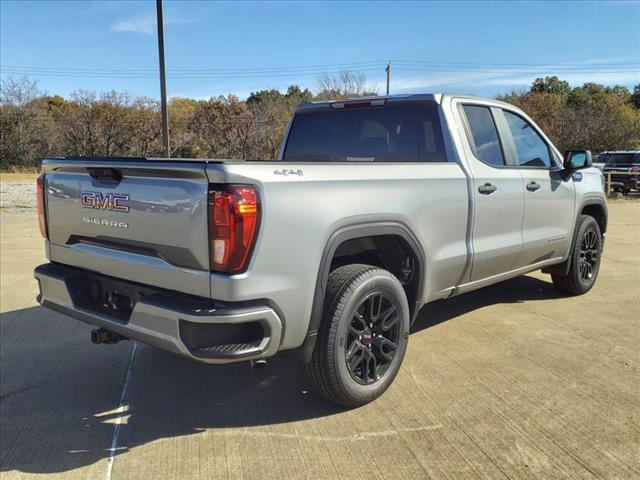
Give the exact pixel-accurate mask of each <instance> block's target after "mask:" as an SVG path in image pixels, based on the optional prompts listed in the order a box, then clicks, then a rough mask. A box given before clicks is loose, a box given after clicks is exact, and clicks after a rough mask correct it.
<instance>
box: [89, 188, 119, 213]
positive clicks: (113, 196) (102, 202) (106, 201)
mask: <svg viewBox="0 0 640 480" xmlns="http://www.w3.org/2000/svg"><path fill="white" fill-rule="evenodd" d="M128 201H129V194H128V193H100V192H82V193H81V194H80V203H82V206H83V207H84V208H97V209H99V210H111V211H113V212H125V213H126V212H128V211H129V205H125V204H124V202H128Z"/></svg>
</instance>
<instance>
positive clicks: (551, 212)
mask: <svg viewBox="0 0 640 480" xmlns="http://www.w3.org/2000/svg"><path fill="white" fill-rule="evenodd" d="M502 113H503V114H504V120H505V124H506V126H507V127H508V128H507V129H506V131H507V137H508V139H507V141H506V143H509V147H510V150H511V154H512V156H513V163H514V164H515V165H517V166H518V169H519V170H520V173H521V175H522V178H523V182H524V219H523V222H522V242H523V246H522V254H521V255H520V257H519V258H518V261H517V263H516V267H527V266H530V265H534V264H536V263H539V262H542V261H545V260H549V259H552V258H560V257H562V256H563V255H564V253H565V251H566V248H567V246H568V245H569V244H570V242H571V236H572V232H573V223H574V220H575V218H574V211H575V205H574V203H575V188H574V184H573V182H574V178H570V179H568V180H564V179H563V178H562V175H561V174H560V169H561V166H560V163H559V161H558V160H557V159H556V157H557V155H554V152H553V149H552V148H551V145H550V144H549V143H548V142H547V141H546V139H545V138H543V136H542V135H541V134H540V133H539V132H538V131H537V130H536V128H535V126H534V125H533V124H532V123H531V122H529V121H528V120H527V119H525V118H524V117H522V116H521V115H519V114H517V113H515V112H511V111H509V110H503V111H502ZM577 175H581V174H577Z"/></svg>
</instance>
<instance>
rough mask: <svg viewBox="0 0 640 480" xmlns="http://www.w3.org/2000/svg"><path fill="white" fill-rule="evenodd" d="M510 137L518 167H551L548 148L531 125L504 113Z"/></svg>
mask: <svg viewBox="0 0 640 480" xmlns="http://www.w3.org/2000/svg"><path fill="white" fill-rule="evenodd" d="M504 116H505V118H506V119H507V124H508V125H509V130H511V136H512V137H513V142H514V143H515V146H516V153H517V156H518V158H516V161H517V163H518V165H521V166H523V167H545V168H549V167H550V166H551V156H550V155H549V146H548V145H547V144H546V143H545V141H544V140H543V139H542V137H540V135H538V133H537V132H536V131H535V130H534V129H533V127H532V126H531V124H530V123H529V122H527V121H526V120H525V119H524V118H522V117H520V116H518V115H516V114H514V113H511V112H507V111H506V110H505V111H504Z"/></svg>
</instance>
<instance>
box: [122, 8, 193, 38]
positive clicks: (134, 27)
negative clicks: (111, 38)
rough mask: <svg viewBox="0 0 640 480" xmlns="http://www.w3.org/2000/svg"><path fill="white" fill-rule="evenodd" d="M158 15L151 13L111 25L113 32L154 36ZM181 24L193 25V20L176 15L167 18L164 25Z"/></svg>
mask: <svg viewBox="0 0 640 480" xmlns="http://www.w3.org/2000/svg"><path fill="white" fill-rule="evenodd" d="M156 22H157V20H156V15H155V14H152V13H149V14H146V15H141V16H137V17H132V18H128V19H125V20H120V21H118V22H116V23H114V24H113V25H111V30H113V31H114V32H133V33H141V34H143V35H153V34H154V33H155V32H156ZM180 23H193V20H192V19H188V18H182V17H178V16H175V15H172V16H165V18H164V24H165V26H167V25H176V24H180Z"/></svg>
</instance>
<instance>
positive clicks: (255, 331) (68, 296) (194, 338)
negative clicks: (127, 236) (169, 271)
mask: <svg viewBox="0 0 640 480" xmlns="http://www.w3.org/2000/svg"><path fill="white" fill-rule="evenodd" d="M34 275H35V277H36V279H37V280H38V284H39V287H40V294H39V295H38V302H39V303H40V304H41V305H43V306H44V307H47V308H50V309H52V310H55V311H57V312H60V313H63V314H65V315H68V316H70V317H73V318H75V319H77V320H80V321H82V322H85V323H88V324H90V325H95V326H97V327H102V328H105V329H107V330H110V331H112V332H115V333H118V334H120V335H122V336H123V337H126V338H129V339H132V340H138V341H140V342H143V343H147V344H149V345H153V346H155V347H158V348H161V349H163V350H167V351H170V352H173V353H177V354H179V355H183V356H185V357H189V358H192V359H194V360H198V361H200V362H205V363H230V362H236V361H243V360H255V359H259V358H265V357H269V356H272V355H274V354H275V353H276V352H277V351H278V348H279V346H280V341H281V338H282V322H281V320H280V318H279V316H278V314H277V313H276V312H275V310H274V309H273V308H271V307H270V306H269V305H267V304H266V303H265V304H262V303H253V302H252V303H244V304H234V305H223V304H220V303H217V302H215V301H214V302H212V301H211V300H208V299H205V298H200V297H193V296H188V295H181V294H176V293H174V292H167V291H162V290H158V289H154V288H152V287H148V286H144V285H138V284H135V283H131V282H124V281H121V280H118V279H113V278H110V277H106V276H103V275H99V274H96V273H92V272H88V271H85V270H82V269H79V268H72V267H67V266H62V265H58V264H51V263H49V264H44V265H40V266H39V267H37V268H36V269H35V271H34ZM109 292H116V295H118V298H119V299H120V300H119V302H118V303H119V304H120V305H122V307H123V308H121V309H118V310H114V305H113V304H110V305H106V303H105V302H106V301H105V299H106V298H108V296H109ZM122 299H125V300H124V301H123V300H122Z"/></svg>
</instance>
